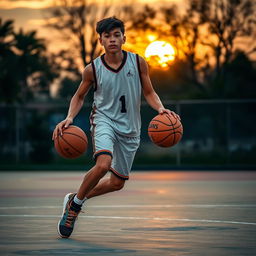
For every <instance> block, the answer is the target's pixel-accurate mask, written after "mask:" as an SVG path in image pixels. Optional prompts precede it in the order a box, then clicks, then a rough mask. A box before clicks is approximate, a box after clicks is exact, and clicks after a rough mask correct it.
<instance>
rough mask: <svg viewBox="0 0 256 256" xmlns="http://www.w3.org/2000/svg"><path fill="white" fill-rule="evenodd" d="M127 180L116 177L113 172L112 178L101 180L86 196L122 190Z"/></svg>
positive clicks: (90, 196)
mask: <svg viewBox="0 0 256 256" xmlns="http://www.w3.org/2000/svg"><path fill="white" fill-rule="evenodd" d="M124 184H125V180H123V179H120V178H118V177H116V176H115V175H114V174H113V173H112V174H111V176H110V178H107V179H104V180H102V181H100V183H99V184H97V186H95V187H94V188H93V189H92V190H91V191H90V192H89V193H88V194H86V198H88V199H89V198H92V197H95V196H99V195H103V194H106V193H109V192H113V191H117V190H120V189H122V188H123V187H124Z"/></svg>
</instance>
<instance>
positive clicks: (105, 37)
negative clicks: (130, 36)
mask: <svg viewBox="0 0 256 256" xmlns="http://www.w3.org/2000/svg"><path fill="white" fill-rule="evenodd" d="M125 39H126V38H125V36H124V34H123V33H122V31H121V30H120V28H115V29H113V30H111V31H110V32H109V33H107V32H103V33H102V34H101V37H100V43H101V45H102V46H103V47H104V48H105V51H106V52H109V53H116V52H119V51H120V50H121V49H122V45H123V44H124V43H125Z"/></svg>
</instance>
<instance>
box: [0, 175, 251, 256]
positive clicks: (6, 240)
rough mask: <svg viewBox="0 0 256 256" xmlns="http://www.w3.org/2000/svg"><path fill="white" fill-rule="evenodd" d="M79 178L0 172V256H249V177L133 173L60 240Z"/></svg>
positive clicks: (90, 204) (93, 202) (91, 206)
mask: <svg viewBox="0 0 256 256" xmlns="http://www.w3.org/2000/svg"><path fill="white" fill-rule="evenodd" d="M82 178H83V173H82V172H1V173H0V225H1V232H0V255H1V256H3V255H8V256H9V255H33V256H37V255H45V256H46V255H47V256H48V255H53V256H55V255H72V256H73V255H88V256H93V255H99V256H102V255H104V256H156V255H161V256H166V255H175V256H179V255H196V256H201V255H202V256H205V255H207V256H211V255H218V256H222V255H223V256H227V255H232V256H235V255H256V172H246V171H243V172H242V171H241V172H184V171H177V172H174V171H170V172H161V171H154V172H152V171H151V172H132V174H131V177H130V180H129V181H128V182H127V183H126V186H125V188H124V189H123V190H122V191H119V192H114V193H111V194H108V195H104V196H101V197H98V198H93V199H91V200H88V202H87V204H86V206H85V207H84V209H83V211H84V213H81V214H80V215H79V219H78V221H77V223H76V229H75V231H74V233H73V234H72V236H71V237H70V238H69V239H62V238H59V236H58V234H57V229H56V227H57V223H58V220H59V217H60V215H61V213H62V201H63V197H64V195H65V194H66V193H68V192H75V191H76V190H77V188H78V186H79V185H80V182H81V180H82Z"/></svg>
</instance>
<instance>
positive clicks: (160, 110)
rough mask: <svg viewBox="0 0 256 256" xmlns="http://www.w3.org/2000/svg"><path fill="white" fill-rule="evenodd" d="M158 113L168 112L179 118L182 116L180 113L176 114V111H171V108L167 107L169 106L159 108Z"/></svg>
mask: <svg viewBox="0 0 256 256" xmlns="http://www.w3.org/2000/svg"><path fill="white" fill-rule="evenodd" d="M158 113H159V114H160V115H162V114H164V113H166V114H168V115H170V116H173V117H175V118H177V119H178V120H180V116H179V115H178V114H176V113H175V112H174V111H171V110H170V109H167V108H159V109H158Z"/></svg>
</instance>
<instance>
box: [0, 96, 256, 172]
mask: <svg viewBox="0 0 256 256" xmlns="http://www.w3.org/2000/svg"><path fill="white" fill-rule="evenodd" d="M165 107H167V108H170V109H171V110H174V111H175V112H177V113H179V114H180V116H181V119H182V124H183V127H184V135H183V138H182V140H181V141H180V143H178V144H177V145H176V146H174V147H172V148H160V147H157V146H155V145H153V144H152V142H151V141H150V139H149V137H148V135H147V126H148V124H149V122H150V120H151V119H152V118H153V117H154V116H155V115H156V114H157V113H156V112H155V111H154V110H153V109H151V108H150V107H149V106H148V105H147V104H146V103H143V104H142V108H141V116H142V130H141V131H142V132H141V146H140V148H139V150H138V152H137V155H136V158H135V161H134V168H135V169H140V168H142V169H157V168H159V169H175V168H177V169H179V168H188V169H189V168H219V169H221V168H223V169H225V168H233V169H236V168H237V169H239V168H244V169H245V168H248V169H253V168H255V167H256V132H255V125H256V115H255V109H256V99H255V100H187V101H171V102H165ZM67 111H68V103H67V104H55V103H33V104H32V103H30V104H27V105H23V106H20V105H9V106H6V105H0V114H1V119H0V144H1V147H0V167H1V169H9V168H11V169H12V168H13V169H15V168H16V169H19V168H20V167H21V166H25V167H24V168H29V166H33V168H39V169H40V168H43V169H44V168H46V169H47V168H49V169H63V168H64V169H65V168H66V169H74V168H76V166H86V165H93V164H94V163H93V160H92V147H91V141H90V140H89V141H90V143H89V149H88V151H87V153H86V154H85V155H84V156H82V157H80V158H78V159H75V160H74V159H73V160H67V159H62V158H61V157H60V156H58V155H57V153H56V152H55V150H54V146H53V142H52V140H51V136H52V131H53V129H54V128H55V125H56V124H57V123H58V122H59V121H61V120H63V119H64V118H65V116H66V114H67ZM90 111H91V106H90V105H89V104H85V105H84V107H83V108H82V110H81V112H80V113H79V115H78V116H77V118H76V119H75V122H74V124H75V125H77V126H79V127H81V128H82V129H83V130H84V131H85V132H86V133H87V136H88V137H89V138H90V124H89V115H90Z"/></svg>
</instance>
